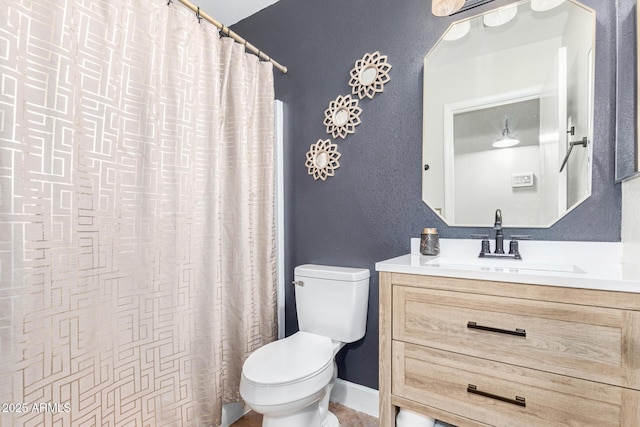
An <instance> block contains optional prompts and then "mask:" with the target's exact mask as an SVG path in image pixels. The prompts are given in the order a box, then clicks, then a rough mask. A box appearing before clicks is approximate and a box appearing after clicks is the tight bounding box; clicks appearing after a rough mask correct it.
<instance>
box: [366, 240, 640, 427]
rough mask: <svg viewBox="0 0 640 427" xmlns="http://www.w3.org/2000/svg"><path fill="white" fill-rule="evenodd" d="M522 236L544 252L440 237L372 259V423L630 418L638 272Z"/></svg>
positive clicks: (639, 347)
mask: <svg viewBox="0 0 640 427" xmlns="http://www.w3.org/2000/svg"><path fill="white" fill-rule="evenodd" d="M526 243H527V244H528V246H526V245H525V247H526V249H524V250H523V254H524V255H523V256H524V257H525V259H526V257H527V255H526V254H527V252H528V253H529V254H530V256H529V259H534V258H536V257H537V255H534V253H537V254H546V255H545V256H546V257H545V256H543V257H541V258H539V259H536V262H532V261H529V262H527V261H524V262H520V261H517V260H510V261H504V260H502V261H500V262H491V261H490V260H482V259H481V260H478V259H476V258H475V257H474V254H473V251H474V250H475V245H477V244H478V242H473V241H448V242H447V241H446V240H443V251H442V255H441V256H439V257H426V256H420V255H411V254H410V255H405V256H402V257H398V258H394V259H391V260H387V261H382V262H379V263H377V264H376V269H377V270H378V271H379V274H380V283H379V288H380V384H379V387H380V425H382V426H395V415H396V412H397V409H398V408H405V409H408V410H411V411H414V412H417V413H421V414H424V415H428V416H430V417H433V418H436V419H440V420H442V421H445V422H448V423H452V424H454V425H457V426H459V427H463V426H487V425H492V426H509V427H515V426H522V427H534V426H543V425H544V426H549V425H553V426H569V425H571V426H576V425H580V426H598V427H603V426H618V427H620V426H626V427H635V426H637V425H638V423H639V422H640V275H638V274H637V273H638V272H637V271H635V272H634V271H631V272H630V271H625V268H624V266H623V265H622V264H619V263H617V262H616V254H615V253H613V254H612V253H611V252H616V250H613V251H608V250H607V248H604V251H605V252H607V251H608V252H609V254H606V253H604V252H603V254H597V253H596V252H597V251H596V252H594V251H593V248H591V247H590V246H589V245H594V246H595V245H598V244H591V243H577V244H576V243H570V244H569V243H567V244H566V245H567V246H564V247H563V243H561V242H526ZM549 244H550V245H555V249H553V248H552V249H551V250H548V246H547V247H544V246H543V245H549ZM600 245H601V244H600ZM605 245H610V247H611V248H617V246H616V244H605ZM470 247H473V248H474V249H473V250H469V248H470ZM543 248H544V250H541V249H543ZM600 248H601V249H602V247H600ZM581 252H582V253H581ZM453 254H456V256H454V255H453ZM562 254H564V255H562ZM567 254H572V255H575V256H574V257H573V258H571V259H567V258H566V257H567V256H570V255H567ZM476 257H477V255H476ZM602 258H606V259H602ZM484 261H489V262H486V263H484V264H483V262H484ZM509 262H511V264H509ZM456 263H457V264H456ZM545 268H547V269H545Z"/></svg>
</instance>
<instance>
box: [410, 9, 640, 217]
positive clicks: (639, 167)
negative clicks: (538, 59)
mask: <svg viewBox="0 0 640 427" xmlns="http://www.w3.org/2000/svg"><path fill="white" fill-rule="evenodd" d="M566 1H567V2H569V3H572V4H574V5H576V6H578V7H580V8H582V9H584V10H586V11H587V12H589V13H590V14H591V27H592V31H591V34H592V38H591V46H592V47H591V50H590V54H591V59H590V61H589V65H590V69H589V78H590V82H589V94H588V96H589V97H590V104H591V106H592V108H591V109H590V111H589V122H590V123H589V125H588V132H589V157H590V163H591V167H590V168H589V171H588V174H589V176H588V183H587V185H588V191H587V192H586V194H585V195H584V196H583V197H582V198H580V199H579V200H578V201H576V202H575V203H574V204H573V205H572V206H571V207H570V208H568V209H567V210H566V211H565V212H564V213H563V214H561V215H559V216H558V218H557V219H556V220H554V221H552V222H551V223H548V224H540V225H528V224H517V223H516V224H506V225H505V228H531V229H545V228H551V227H552V226H553V225H554V224H556V223H558V222H559V221H561V220H562V219H563V218H564V217H565V216H567V215H568V214H569V213H571V212H573V210H575V209H576V208H577V207H578V206H580V205H581V204H582V203H584V202H585V201H586V200H587V199H589V197H591V195H592V190H593V144H594V141H593V135H594V114H595V112H594V106H595V103H594V96H595V93H594V92H595V84H594V83H595V81H594V79H595V64H596V55H595V46H596V27H597V20H596V11H595V9H593V8H591V7H589V6H586V5H584V4H582V3H581V2H580V1H579V0H566ZM530 2H531V0H519V1H516V2H513V4H516V5H521V4H524V3H530ZM503 6H504V5H501V6H499V7H497V8H495V9H499V8H500V7H503ZM495 9H487V10H484V11H483V12H481V13H477V14H474V15H471V16H468V17H465V18H464V19H459V20H456V21H453V22H451V24H449V26H448V27H447V29H446V30H445V31H444V32H443V33H442V34H441V35H440V37H439V38H438V40H437V41H436V43H435V44H434V45H433V46H432V47H431V48H430V49H429V52H427V54H426V55H425V57H424V59H423V70H424V69H426V65H427V60H428V59H429V56H430V55H431V54H432V52H433V50H434V48H435V47H436V46H438V45H439V44H440V43H441V42H442V41H443V39H444V36H445V34H446V33H447V32H448V31H449V30H450V29H451V28H452V27H453V26H454V25H456V24H458V23H460V22H463V21H467V20H472V19H475V18H477V17H479V16H482V15H485V14H487V13H489V12H491V11H492V10H495ZM637 9H638V7H636V12H637V14H638V15H637V18H638V19H637V25H638V27H637V29H638V33H640V22H638V21H640V12H639V11H638V10H637ZM638 33H637V34H638ZM639 37H640V36H639ZM639 40H640V39H639ZM637 49H638V70H640V46H638V48H637ZM423 74H424V75H423V79H424V80H425V81H424V82H423V103H422V115H423V120H422V165H421V171H422V179H421V182H422V188H421V196H422V201H423V202H424V204H425V205H427V207H428V208H429V209H431V211H432V212H434V213H435V214H436V215H437V216H438V217H439V218H440V219H441V220H442V221H443V222H444V223H445V224H446V225H447V226H449V227H462V228H476V227H486V226H487V223H482V224H453V223H451V221H448V220H447V219H446V218H445V217H444V216H443V215H442V213H441V212H439V211H440V210H441V209H438V208H433V207H432V206H431V205H429V203H427V201H426V199H427V195H426V192H427V190H426V186H425V179H426V178H427V173H428V169H429V162H428V159H427V154H426V151H427V150H426V144H425V139H426V130H427V127H428V125H427V123H426V120H424V117H425V115H426V109H427V106H426V103H425V102H424V97H425V96H426V87H427V85H426V79H427V75H426V73H423ZM638 106H640V83H638ZM639 116H640V115H639ZM636 135H640V118H638V129H637V132H636ZM636 143H637V149H636V162H637V170H636V173H635V174H634V175H633V177H636V176H638V177H640V140H639V139H638V138H636ZM488 222H490V221H488Z"/></svg>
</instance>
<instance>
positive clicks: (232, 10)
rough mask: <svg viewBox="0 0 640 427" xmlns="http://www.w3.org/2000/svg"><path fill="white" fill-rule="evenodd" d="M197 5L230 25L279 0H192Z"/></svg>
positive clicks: (219, 20) (226, 24)
mask: <svg viewBox="0 0 640 427" xmlns="http://www.w3.org/2000/svg"><path fill="white" fill-rule="evenodd" d="M191 1H192V2H193V3H194V4H195V5H196V6H198V7H200V9H201V10H202V11H203V12H204V13H206V14H207V15H209V16H211V17H212V18H214V19H216V20H217V21H218V22H221V23H222V24H224V25H225V26H230V25H233V24H235V23H236V22H238V21H241V20H243V19H244V18H246V17H248V16H251V15H253V14H254V13H256V12H258V11H260V10H262V9H264V8H265V7H267V6H270V5H272V4H273V3H275V2H277V1H278V0H197V1H194V0H191Z"/></svg>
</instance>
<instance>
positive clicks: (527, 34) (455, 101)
mask: <svg viewBox="0 0 640 427" xmlns="http://www.w3.org/2000/svg"><path fill="white" fill-rule="evenodd" d="M594 43H595V12H594V11H593V10H591V9H589V8H587V7H585V6H583V5H582V4H580V3H579V2H577V1H574V0H531V1H521V2H518V3H514V4H510V5H507V6H504V7H501V8H498V9H495V10H492V11H489V12H487V13H485V14H483V15H479V16H475V17H472V18H469V19H467V20H464V21H459V22H456V23H454V24H452V25H451V26H450V27H449V29H448V30H447V31H446V32H445V34H444V35H443V36H442V37H441V39H440V41H439V42H438V43H437V44H436V45H435V46H434V47H433V49H432V50H431V51H430V52H429V53H428V54H427V56H426V57H425V59H424V115H423V126H424V128H423V163H424V170H423V181H422V182H423V184H422V198H423V200H424V202H425V203H427V205H428V206H430V207H431V208H432V209H433V210H434V211H435V212H437V213H438V214H439V215H440V216H441V217H442V218H443V219H444V220H445V221H446V223H447V224H449V225H454V226H482V227H485V226H487V225H488V224H491V223H492V222H493V217H494V212H495V210H496V209H501V210H502V213H503V218H504V224H505V225H506V226H509V227H549V226H551V225H552V224H553V223H555V222H556V221H557V220H558V219H560V218H562V216H564V215H565V214H566V213H567V212H568V211H570V210H571V209H573V208H574V207H575V206H577V205H578V204H580V203H581V202H582V201H584V200H585V199H586V198H588V197H589V196H590V195H591V167H592V162H591V160H592V159H591V153H592V145H591V140H592V138H591V136H592V117H593V69H594V59H593V52H594Z"/></svg>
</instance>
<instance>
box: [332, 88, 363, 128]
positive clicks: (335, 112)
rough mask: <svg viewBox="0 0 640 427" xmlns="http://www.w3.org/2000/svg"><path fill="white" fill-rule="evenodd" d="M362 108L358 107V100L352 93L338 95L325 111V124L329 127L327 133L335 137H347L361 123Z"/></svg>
mask: <svg viewBox="0 0 640 427" xmlns="http://www.w3.org/2000/svg"><path fill="white" fill-rule="evenodd" d="M360 113H362V108H360V107H358V100H357V99H353V98H351V95H347V96H342V95H341V96H338V97H337V98H336V99H335V100H334V101H331V102H330V103H329V108H327V109H326V110H325V111H324V122H323V124H324V125H325V126H326V127H327V133H330V134H331V136H333V137H334V138H338V137H340V138H342V139H344V138H346V137H347V135H348V134H350V133H354V132H355V131H356V130H355V129H356V126H358V125H359V124H360Z"/></svg>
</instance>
